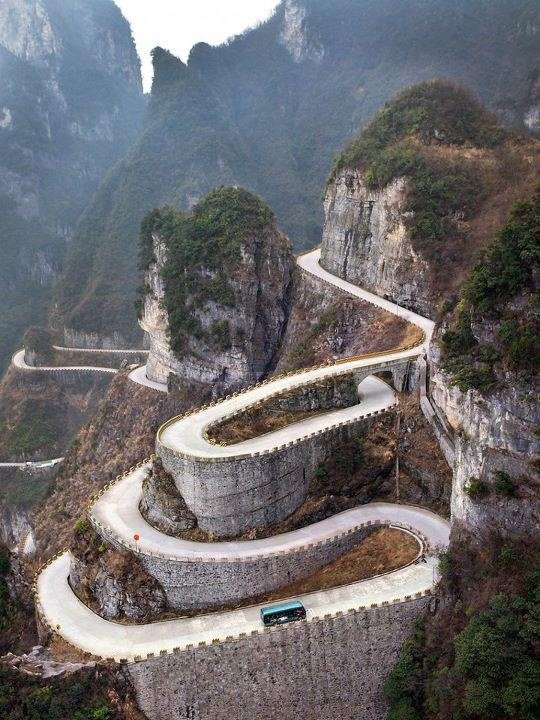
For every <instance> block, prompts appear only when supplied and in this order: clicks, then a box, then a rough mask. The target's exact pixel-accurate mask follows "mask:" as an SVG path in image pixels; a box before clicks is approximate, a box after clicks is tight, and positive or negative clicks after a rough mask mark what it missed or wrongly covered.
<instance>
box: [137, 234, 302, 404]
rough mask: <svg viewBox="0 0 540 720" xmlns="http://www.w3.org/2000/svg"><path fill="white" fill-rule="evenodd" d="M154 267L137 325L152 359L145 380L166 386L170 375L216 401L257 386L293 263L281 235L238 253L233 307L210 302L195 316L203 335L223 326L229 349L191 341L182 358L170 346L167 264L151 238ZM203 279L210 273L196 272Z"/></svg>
mask: <svg viewBox="0 0 540 720" xmlns="http://www.w3.org/2000/svg"><path fill="white" fill-rule="evenodd" d="M153 242H154V260H155V261H154V262H152V263H151V264H150V266H149V269H148V271H147V273H146V277H145V281H146V287H147V290H148V292H147V294H146V296H145V301H144V309H143V314H142V318H141V320H140V325H141V327H142V328H143V330H144V331H145V332H146V333H147V338H148V340H149V346H150V354H149V357H148V361H147V365H146V367H147V375H148V377H149V378H150V379H151V380H156V381H157V382H166V381H167V378H168V375H169V373H170V372H172V373H174V374H176V375H177V376H178V377H179V378H184V379H187V380H190V381H194V382H199V383H203V384H211V385H212V386H213V392H214V395H219V394H221V393H223V392H225V391H226V390H230V389H232V388H237V387H242V386H244V385H247V384H249V383H252V382H256V381H257V380H259V379H260V378H261V377H262V376H263V375H264V374H265V373H266V371H267V368H268V365H269V364H270V362H271V360H272V358H273V357H274V354H275V353H276V351H277V348H278V346H279V344H280V341H281V338H282V335H283V332H284V329H285V325H286V318H287V312H288V311H287V303H288V300H287V297H288V295H287V294H288V288H289V284H290V281H291V274H292V267H293V260H292V254H291V250H290V245H289V243H288V241H287V239H286V238H285V236H284V235H282V234H281V233H280V232H279V231H277V230H275V229H269V230H267V231H265V232H264V233H262V234H261V235H260V236H259V237H251V238H249V239H248V240H247V241H245V242H243V244H242V247H241V253H242V260H241V263H240V265H239V267H238V268H237V269H236V270H234V271H233V272H232V274H231V276H230V277H229V278H228V282H229V285H230V287H231V289H232V291H233V293H234V305H233V306H232V307H223V306H221V305H219V304H218V303H216V302H214V301H208V302H206V303H205V304H204V306H202V307H200V308H199V309H198V311H197V319H198V321H199V323H200V325H201V327H202V328H203V329H204V330H207V329H208V328H210V327H211V326H212V325H213V324H214V323H219V322H223V321H227V322H228V324H229V328H230V337H231V342H230V346H229V347H223V348H218V347H210V346H209V345H208V344H207V343H206V341H205V340H204V339H201V338H196V337H194V336H191V337H190V338H189V343H188V344H189V347H188V348H187V349H186V352H185V353H184V354H183V355H182V357H181V358H179V357H177V356H176V355H175V354H174V353H173V352H172V350H171V348H170V345H169V339H168V333H169V323H168V317H167V312H166V310H165V309H164V307H163V302H162V301H163V298H164V285H163V280H162V278H161V274H160V272H161V269H162V268H163V265H164V263H165V261H166V248H165V243H164V242H163V240H162V239H161V238H160V237H159V235H153ZM199 272H200V273H201V274H205V273H206V274H207V275H208V274H209V273H211V271H210V270H205V268H200V270H199Z"/></svg>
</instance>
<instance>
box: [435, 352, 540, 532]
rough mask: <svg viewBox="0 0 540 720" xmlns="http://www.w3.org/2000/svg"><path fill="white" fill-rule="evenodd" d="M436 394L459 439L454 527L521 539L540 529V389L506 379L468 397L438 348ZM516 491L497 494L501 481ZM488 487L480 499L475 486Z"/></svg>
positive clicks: (511, 377) (509, 376)
mask: <svg viewBox="0 0 540 720" xmlns="http://www.w3.org/2000/svg"><path fill="white" fill-rule="evenodd" d="M430 367H431V376H430V389H431V398H432V402H433V403H434V404H435V406H436V407H437V408H438V409H439V410H440V411H441V412H442V413H443V414H444V417H445V418H446V420H447V421H448V424H449V425H450V427H451V428H452V430H453V433H454V445H455V461H454V478H453V484H452V498H451V511H452V518H453V521H454V523H456V524H461V525H463V526H465V527H466V528H467V529H468V530H469V531H472V532H475V533H478V534H483V533H486V532H494V531H496V532H499V533H500V534H501V535H503V536H507V537H511V538H514V539H516V538H520V537H523V535H524V534H525V535H527V534H528V533H529V532H530V531H532V529H533V528H535V527H538V525H539V523H540V499H539V493H538V490H539V487H538V486H539V481H538V476H537V470H536V469H535V466H534V458H535V457H538V453H539V452H540V441H539V439H538V435H537V434H536V430H537V427H538V406H537V398H538V393H537V390H538V388H537V387H536V389H535V384H534V383H533V384H532V386H531V385H529V384H524V383H523V381H522V380H521V379H520V378H519V377H518V376H517V375H516V374H512V373H508V374H506V375H504V376H502V374H501V376H500V384H499V387H498V388H497V389H496V390H494V391H493V392H491V393H489V394H485V395H484V394H482V393H480V392H479V391H478V390H475V389H470V390H467V391H466V392H462V391H461V390H460V389H459V388H458V387H457V386H456V385H453V384H452V378H451V376H450V375H449V374H448V373H446V372H444V370H443V369H442V368H441V358H440V351H439V347H438V345H434V346H433V348H432V350H431V353H430ZM501 472H503V473H505V474H506V476H508V477H509V479H510V482H511V485H510V486H509V487H508V488H507V490H506V493H505V492H502V493H501V492H500V491H498V490H497V482H496V479H497V475H498V473H501ZM476 480H480V481H482V482H483V483H485V490H484V492H483V493H482V494H481V495H480V494H479V495H478V496H476V495H475V494H474V483H475V481H476Z"/></svg>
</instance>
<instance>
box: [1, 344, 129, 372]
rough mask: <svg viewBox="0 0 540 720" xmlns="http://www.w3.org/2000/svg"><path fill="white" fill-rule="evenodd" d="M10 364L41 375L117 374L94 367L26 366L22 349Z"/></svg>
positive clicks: (106, 369)
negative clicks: (76, 373)
mask: <svg viewBox="0 0 540 720" xmlns="http://www.w3.org/2000/svg"><path fill="white" fill-rule="evenodd" d="M81 352H82V351H81ZM11 362H12V363H13V365H14V367H16V368H17V369H18V370H28V371H32V372H42V373H58V372H97V373H108V374H110V375H115V374H116V373H117V372H118V370H116V369H115V368H108V367H98V366H95V365H28V364H27V362H26V360H25V359H24V348H23V349H22V350H17V352H16V353H15V354H14V355H13V357H12V359H11Z"/></svg>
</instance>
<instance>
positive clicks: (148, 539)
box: [90, 466, 449, 562]
mask: <svg viewBox="0 0 540 720" xmlns="http://www.w3.org/2000/svg"><path fill="white" fill-rule="evenodd" d="M146 473H147V466H143V467H141V468H137V469H136V470H134V471H132V472H131V473H129V474H128V475H126V476H125V477H123V478H122V479H121V480H119V481H118V482H116V483H115V484H113V485H112V486H111V487H110V488H109V489H108V490H106V491H105V492H104V493H103V495H101V496H100V497H99V498H98V499H97V500H96V501H95V502H94V504H93V505H92V507H91V508H90V513H91V515H92V517H93V518H94V519H95V520H96V521H97V522H98V523H99V524H101V525H102V526H104V527H105V528H108V529H109V530H113V532H114V534H115V535H116V537H117V539H119V540H120V541H121V543H122V545H124V547H126V548H128V549H130V550H134V551H137V550H140V551H141V552H144V553H145V554H149V555H156V556H162V557H168V558H174V559H176V560H188V561H191V560H200V561H202V562H204V561H205V560H215V559H224V560H237V559H242V558H246V557H257V556H268V555H273V554H275V553H276V552H279V551H282V550H287V551H288V550H294V549H295V548H299V547H301V546H302V545H307V544H311V543H316V542H318V541H319V540H326V539H328V538H332V537H335V536H336V535H339V534H340V533H343V532H346V531H347V530H349V529H352V528H354V527H358V526H359V525H361V524H363V523H366V522H370V521H371V522H382V523H385V524H388V525H390V524H395V525H401V526H405V527H409V528H414V529H415V530H416V531H417V532H418V533H419V534H420V535H423V536H424V537H426V538H427V540H428V542H429V544H430V545H431V546H433V547H435V546H436V547H443V546H446V545H447V544H448V534H449V526H448V523H447V521H446V520H444V519H443V518H441V517H439V515H436V514H435V513H432V512H430V511H429V510H426V509H425V508H419V507H413V506H409V505H394V504H392V503H381V502H374V503H369V504H367V505H360V506H359V507H355V508H352V509H351V510H346V511H345V512H341V513H338V514H337V515H333V516H332V517H329V518H326V520H322V521H321V522H317V523H314V524H312V525H309V526H308V527H305V528H301V529H300V530H293V531H292V532H288V533H284V534H282V535H275V536H273V537H268V538H263V539H261V540H237V541H228V542H213V543H200V542H193V541H191V540H182V539H180V538H175V537H171V536H170V535H165V534H164V533H161V532H160V531H159V530H156V528H154V527H152V526H151V525H149V524H148V523H147V522H146V520H145V519H144V518H143V516H142V515H141V513H140V511H139V503H140V500H141V492H142V483H143V480H144V478H145V476H146ZM135 534H137V535H138V536H139V540H138V541H135V540H134V538H133V536H134V535H135Z"/></svg>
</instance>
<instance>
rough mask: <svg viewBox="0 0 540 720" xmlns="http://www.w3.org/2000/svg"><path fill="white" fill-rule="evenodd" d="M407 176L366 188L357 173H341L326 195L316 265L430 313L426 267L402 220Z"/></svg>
mask: <svg viewBox="0 0 540 720" xmlns="http://www.w3.org/2000/svg"><path fill="white" fill-rule="evenodd" d="M405 188H406V180H405V179H404V178H397V179H396V180H394V181H393V182H391V183H389V184H388V185H387V186H386V187H384V188H382V189H377V190H369V189H368V187H367V186H366V183H365V180H364V177H363V174H362V172H360V171H359V170H355V169H349V168H347V169H344V170H342V171H340V172H339V173H338V174H337V175H336V176H335V178H334V180H333V182H332V183H331V184H330V185H329V187H328V189H327V191H326V195H325V199H324V211H325V223H324V228H323V236H322V247H321V265H322V266H323V267H324V268H325V269H326V270H328V271H329V272H331V273H333V274H334V275H338V276H339V277H342V278H344V279H345V280H348V281H349V282H352V283H355V284H356V285H361V286H362V287H364V288H366V289H367V290H370V291H371V292H373V293H375V294H377V295H381V296H382V297H386V298H389V299H390V300H394V301H396V302H399V303H400V304H403V305H405V306H407V307H410V308H411V309H412V310H415V311H416V312H419V313H421V314H423V315H427V316H429V315H430V314H431V299H432V298H431V293H430V286H429V282H428V274H429V268H428V265H427V263H426V261H425V260H424V259H423V258H422V257H421V256H420V255H419V254H418V252H416V250H415V249H414V247H413V245H412V242H411V239H410V237H409V234H408V232H407V228H406V226H405V223H404V212H405V210H404V198H405Z"/></svg>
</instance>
